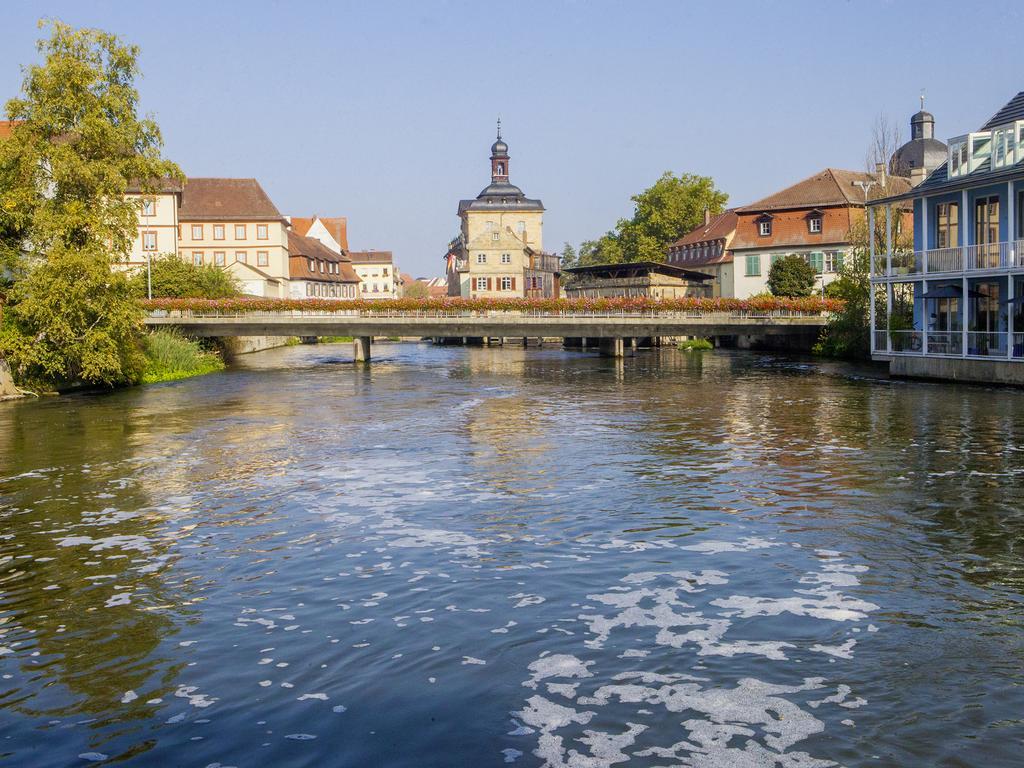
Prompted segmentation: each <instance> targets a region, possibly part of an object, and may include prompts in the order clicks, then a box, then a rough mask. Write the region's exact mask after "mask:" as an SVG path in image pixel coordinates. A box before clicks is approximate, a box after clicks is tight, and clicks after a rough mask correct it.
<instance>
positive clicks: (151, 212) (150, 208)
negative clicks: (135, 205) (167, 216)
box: [142, 200, 156, 216]
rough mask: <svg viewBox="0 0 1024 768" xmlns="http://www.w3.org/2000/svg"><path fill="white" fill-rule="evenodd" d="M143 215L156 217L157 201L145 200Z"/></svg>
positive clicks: (143, 202)
mask: <svg viewBox="0 0 1024 768" xmlns="http://www.w3.org/2000/svg"><path fill="white" fill-rule="evenodd" d="M142 215H143V216H155V215H156V201H155V200H143V201H142Z"/></svg>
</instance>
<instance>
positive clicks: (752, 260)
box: [745, 254, 761, 277]
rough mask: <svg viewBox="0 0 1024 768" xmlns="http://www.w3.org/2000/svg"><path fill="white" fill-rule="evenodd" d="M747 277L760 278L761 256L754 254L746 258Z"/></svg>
mask: <svg viewBox="0 0 1024 768" xmlns="http://www.w3.org/2000/svg"><path fill="white" fill-rule="evenodd" d="M745 274H746V276H747V277H760V276H761V255H760V254H754V255H753V256H747V271H746V273H745Z"/></svg>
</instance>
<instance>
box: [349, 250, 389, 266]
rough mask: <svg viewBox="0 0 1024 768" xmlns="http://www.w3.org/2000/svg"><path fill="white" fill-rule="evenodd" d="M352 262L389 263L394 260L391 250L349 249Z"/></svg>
mask: <svg viewBox="0 0 1024 768" xmlns="http://www.w3.org/2000/svg"><path fill="white" fill-rule="evenodd" d="M348 257H349V258H350V259H352V263H353V264H390V263H391V262H392V261H394V258H393V257H392V255H391V251H349V252H348Z"/></svg>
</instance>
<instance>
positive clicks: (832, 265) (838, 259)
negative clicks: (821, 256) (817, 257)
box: [825, 251, 843, 272]
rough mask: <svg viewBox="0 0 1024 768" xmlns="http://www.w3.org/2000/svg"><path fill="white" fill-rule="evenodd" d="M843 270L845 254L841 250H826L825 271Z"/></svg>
mask: <svg viewBox="0 0 1024 768" xmlns="http://www.w3.org/2000/svg"><path fill="white" fill-rule="evenodd" d="M842 270H843V254H842V252H841V251H825V271H826V272H841V271H842Z"/></svg>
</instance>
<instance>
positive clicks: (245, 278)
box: [178, 178, 289, 299]
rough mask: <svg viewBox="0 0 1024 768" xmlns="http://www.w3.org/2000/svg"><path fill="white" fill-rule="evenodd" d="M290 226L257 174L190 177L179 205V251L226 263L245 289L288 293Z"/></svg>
mask: <svg viewBox="0 0 1024 768" xmlns="http://www.w3.org/2000/svg"><path fill="white" fill-rule="evenodd" d="M288 226H289V224H288V220H287V219H285V217H284V216H282V215H281V213H280V211H278V210H277V207H276V206H275V205H274V203H273V202H272V201H271V200H270V198H269V197H268V196H267V193H266V192H264V191H263V187H261V186H260V184H259V182H258V181H256V179H216V178H189V179H188V181H186V182H185V185H184V189H183V190H182V193H181V207H180V208H179V210H178V232H179V234H178V256H179V257H180V258H183V259H187V260H189V261H191V262H192V263H193V264H212V265H214V266H217V267H224V268H226V269H227V270H228V272H230V273H231V274H232V275H233V276H234V277H235V278H236V279H237V280H238V281H239V283H240V284H241V286H242V290H243V292H245V293H248V294H252V295H256V296H265V297H269V298H275V299H283V298H287V297H288V295H289V289H288V279H289V271H288Z"/></svg>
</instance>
